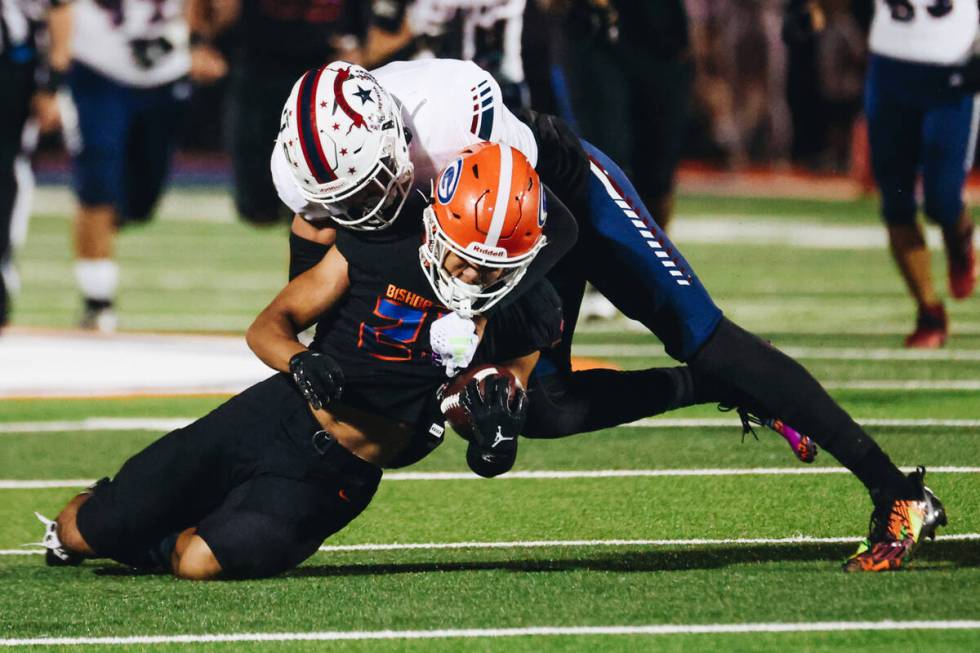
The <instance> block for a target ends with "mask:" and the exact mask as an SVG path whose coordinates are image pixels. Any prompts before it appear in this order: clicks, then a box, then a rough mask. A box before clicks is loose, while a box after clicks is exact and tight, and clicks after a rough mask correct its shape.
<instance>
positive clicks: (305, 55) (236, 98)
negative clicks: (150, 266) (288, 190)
mask: <svg viewBox="0 0 980 653" xmlns="http://www.w3.org/2000/svg"><path fill="white" fill-rule="evenodd" d="M204 1H206V0H204ZM211 1H212V2H213V3H214V5H213V6H214V8H215V11H216V12H217V14H218V15H220V16H221V17H222V19H221V20H220V21H218V24H217V26H216V27H217V29H216V30H215V31H214V33H210V34H202V35H200V36H201V38H203V39H210V38H213V37H214V36H216V35H217V33H218V32H220V30H221V29H223V28H224V27H225V26H227V25H234V28H235V33H234V35H233V36H234V38H233V53H232V55H231V62H230V79H229V88H228V95H227V97H226V100H225V112H224V126H225V129H226V132H225V143H226V147H227V151H228V153H229V154H230V155H231V158H232V171H233V183H234V198H235V208H236V209H237V210H238V214H239V215H240V216H241V217H242V218H243V219H245V220H246V221H248V222H251V223H253V224H273V223H278V222H281V221H282V220H284V219H287V218H289V217H291V214H290V212H289V211H288V210H287V209H286V207H285V206H284V205H283V204H282V203H281V202H280V201H279V197H278V195H277V194H276V190H275V188H274V187H273V185H272V179H271V178H270V176H269V154H270V152H271V151H272V144H273V141H274V140H275V134H276V131H277V130H278V128H279V114H280V112H281V111H282V105H283V102H285V101H286V98H287V97H289V92H290V90H291V89H292V86H293V83H294V82H295V81H296V80H297V79H298V78H299V77H300V76H301V75H302V74H303V73H304V72H305V71H306V70H309V69H310V68H318V67H320V66H322V65H325V64H327V63H329V62H330V61H333V60H335V59H346V60H348V61H351V62H352V63H360V61H361V54H360V46H361V42H362V40H363V37H364V34H365V32H366V30H367V23H368V19H369V17H370V7H369V6H368V3H366V2H359V1H358V0H211Z"/></svg>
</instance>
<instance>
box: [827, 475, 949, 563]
mask: <svg viewBox="0 0 980 653" xmlns="http://www.w3.org/2000/svg"><path fill="white" fill-rule="evenodd" d="M925 474H926V470H925V468H924V467H919V468H918V469H917V470H916V471H914V472H912V474H910V475H909V480H910V481H911V482H912V483H913V484H915V486H916V487H917V488H918V490H919V492H920V495H921V497H922V498H921V499H886V500H883V501H881V502H878V503H877V504H876V506H875V509H874V511H872V513H871V528H870V532H869V534H868V537H867V539H865V540H864V541H863V542H861V544H859V545H858V550H857V551H856V552H855V553H854V555H852V556H851V557H849V558H848V559H847V560H846V561H845V562H844V571H846V572H859V571H893V570H896V569H901V568H902V567H904V566H906V565H907V564H908V561H909V559H910V558H911V557H912V553H913V552H914V551H915V550H916V549H917V548H918V546H919V544H921V543H922V540H924V539H926V538H930V539H936V529H938V528H939V527H940V526H945V525H946V522H947V520H946V509H945V508H943V504H942V503H941V502H940V501H939V499H938V498H936V495H935V494H933V493H932V490H930V489H929V488H927V487H926V486H925V485H924V484H923V479H924V478H925Z"/></svg>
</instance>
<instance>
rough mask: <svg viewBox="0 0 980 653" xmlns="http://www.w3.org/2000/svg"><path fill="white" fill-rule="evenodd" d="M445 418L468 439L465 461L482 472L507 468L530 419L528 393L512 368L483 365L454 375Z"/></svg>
mask: <svg viewBox="0 0 980 653" xmlns="http://www.w3.org/2000/svg"><path fill="white" fill-rule="evenodd" d="M441 408H442V412H443V414H444V415H445V416H446V420H447V421H448V422H449V424H450V425H451V426H452V427H453V430H455V431H456V432H457V433H459V435H461V436H462V437H463V438H465V439H467V440H469V443H470V444H469V447H468V448H467V450H466V462H467V463H468V464H469V466H470V469H472V470H473V471H474V472H476V473H477V474H479V475H480V476H485V477H490V476H496V475H498V474H502V473H504V472H506V471H508V470H509V469H510V468H511V467H513V465H514V460H515V459H516V457H517V436H518V435H519V434H520V432H521V430H522V429H523V428H524V422H525V420H526V419H527V393H526V392H525V391H524V388H522V387H521V384H520V382H519V381H518V380H517V377H515V376H514V375H513V374H511V372H510V371H508V370H506V369H504V368H502V367H497V366H496V365H481V366H478V367H475V368H473V369H470V370H467V371H466V372H463V373H462V374H460V375H459V376H457V377H456V378H454V379H452V380H451V381H450V382H449V383H448V384H447V386H446V388H445V390H444V391H443V398H442V402H441Z"/></svg>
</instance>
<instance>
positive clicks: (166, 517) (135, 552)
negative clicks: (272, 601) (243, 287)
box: [43, 144, 569, 579]
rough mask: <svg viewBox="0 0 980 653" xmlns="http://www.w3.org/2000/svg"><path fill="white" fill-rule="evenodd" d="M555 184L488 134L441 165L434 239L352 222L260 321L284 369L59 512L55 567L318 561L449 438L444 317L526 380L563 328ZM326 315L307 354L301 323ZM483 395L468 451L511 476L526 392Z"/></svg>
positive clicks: (274, 361)
mask: <svg viewBox="0 0 980 653" xmlns="http://www.w3.org/2000/svg"><path fill="white" fill-rule="evenodd" d="M543 193H544V191H543V189H542V187H541V184H540V181H539V179H538V176H537V174H536V173H535V172H534V169H533V168H532V167H531V165H530V163H529V162H528V161H527V159H526V158H525V157H524V156H523V155H521V154H520V152H518V151H516V150H514V149H513V148H510V147H508V146H502V145H491V144H479V145H477V146H475V147H474V148H471V149H470V150H468V151H466V152H464V153H463V154H462V155H461V156H459V157H458V158H457V159H456V160H455V161H454V162H453V163H452V164H451V165H450V166H449V167H448V168H447V171H446V172H445V173H443V175H442V183H441V184H440V186H439V188H438V190H437V192H436V196H435V197H434V199H433V202H432V204H431V205H430V206H427V207H426V208H425V218H424V224H425V233H424V237H423V238H421V239H420V237H419V233H418V232H414V233H411V234H408V235H392V237H390V238H386V239H379V240H375V241H372V242H371V243H369V244H368V243H366V242H365V241H364V240H363V239H360V238H356V237H352V236H351V235H350V234H349V233H341V234H340V235H339V236H338V238H337V242H336V246H335V247H334V248H332V249H331V250H330V253H329V254H328V255H327V256H325V257H324V258H323V260H322V261H320V262H319V263H318V264H316V265H315V266H314V267H313V268H312V269H310V270H309V271H307V272H306V273H304V274H302V275H300V276H299V277H297V278H296V279H294V280H293V281H292V282H290V283H289V285H288V286H287V287H286V288H285V289H284V290H283V291H282V292H281V293H280V294H279V295H278V296H277V297H276V298H275V300H273V302H272V303H271V304H270V305H269V306H268V307H267V308H266V309H265V310H264V311H263V312H262V313H261V314H260V315H259V316H258V317H257V318H256V320H255V322H254V323H253V325H252V326H251V327H250V329H249V331H248V335H247V340H248V343H249V345H250V346H251V347H252V349H253V350H254V351H255V352H256V354H257V355H258V356H259V357H260V358H261V359H262V360H263V361H264V362H265V363H267V364H268V365H269V366H270V367H272V368H274V369H276V370H278V372H279V374H276V375H275V376H273V377H271V378H269V379H267V380H265V381H262V382H260V383H258V384H256V385H254V386H252V387H251V388H249V389H247V390H245V391H244V392H242V393H241V394H239V395H237V396H235V397H233V398H232V399H230V400H229V401H228V402H226V403H225V404H223V405H221V406H220V407H218V408H217V409H215V410H214V411H213V412H211V413H210V414H208V415H206V416H205V417H203V418H201V419H200V420H198V421H196V422H194V423H193V424H191V425H190V426H188V427H186V428H183V429H178V430H176V431H173V432H172V433H170V434H168V435H166V436H164V437H162V438H161V439H160V440H158V441H156V442H155V443H153V444H151V445H150V446H149V447H147V448H146V449H144V450H143V451H142V452H140V453H138V454H136V455H135V456H133V457H132V458H130V459H129V460H128V461H127V462H126V463H125V464H124V465H123V467H122V469H120V471H119V472H118V473H117V474H116V476H115V477H114V478H113V479H112V480H109V479H104V480H102V481H100V482H99V483H98V484H96V485H95V487H94V488H92V489H91V490H90V491H89V492H86V493H83V494H81V495H79V496H77V497H75V498H74V499H73V500H72V501H71V502H69V504H68V505H67V507H66V508H65V509H64V510H63V511H62V512H61V514H60V515H59V516H58V518H57V520H56V521H50V522H47V532H46V536H45V540H44V543H43V544H44V546H45V547H46V548H47V550H48V554H47V558H48V560H49V562H51V563H52V564H58V563H62V564H74V563H78V562H80V561H81V560H82V559H83V558H85V557H103V558H105V557H107V558H112V559H114V560H117V561H119V562H122V563H124V564H129V565H134V566H138V567H161V568H164V569H169V570H172V571H173V573H174V574H175V575H177V576H179V577H181V578H191V579H211V578H218V577H222V578H232V577H235V578H241V577H266V576H271V575H274V574H277V573H280V572H282V571H285V570H287V569H290V568H292V567H294V566H296V565H298V564H299V563H301V562H302V561H303V560H305V559H306V558H308V557H309V556H311V555H313V553H314V552H316V550H317V548H318V547H319V546H320V544H321V543H322V542H323V540H324V539H325V538H326V537H328V536H329V535H331V534H332V533H334V532H336V531H338V530H340V529H341V528H343V527H344V526H346V525H347V523H349V522H350V521H351V520H352V519H354V518H355V517H356V516H357V515H358V514H360V513H361V511H363V510H364V508H365V507H367V505H368V503H370V501H371V499H372V497H373V496H374V493H375V491H376V489H377V487H378V483H379V482H380V480H381V476H382V469H383V468H386V467H402V466H405V465H408V464H411V463H412V462H415V461H416V460H419V459H421V458H422V457H424V456H425V455H426V454H428V453H429V452H430V451H431V450H432V449H433V448H434V447H435V446H436V445H438V444H439V443H440V442H441V441H442V434H443V418H442V413H441V411H440V408H439V403H440V402H439V397H438V396H437V392H436V391H437V389H438V388H439V387H440V385H441V384H443V382H444V381H445V380H446V371H445V369H444V368H445V367H446V363H447V361H446V360H442V359H439V360H434V359H433V351H432V348H431V346H430V339H431V338H430V336H431V335H432V334H433V333H434V332H435V331H436V327H435V326H434V325H436V324H439V323H440V322H441V321H442V320H445V319H449V320H453V319H455V318H454V317H453V316H456V313H455V312H453V311H460V312H464V313H466V314H467V315H468V316H471V317H472V321H473V323H474V325H475V326H476V333H475V334H473V335H474V338H473V340H476V341H478V346H476V351H475V355H474V357H473V360H474V361H475V362H494V363H497V364H499V365H501V366H503V367H505V368H507V369H509V370H510V371H512V372H513V374H514V375H515V376H516V377H517V379H518V380H519V381H520V382H521V383H523V384H526V383H527V381H528V376H529V374H530V372H531V369H532V368H533V367H534V364H535V362H536V361H537V358H538V351H539V350H540V349H542V348H545V347H547V346H549V345H550V344H551V343H552V342H553V341H554V340H556V339H557V338H558V337H559V335H560V329H561V311H560V309H559V305H558V301H557V297H556V296H555V294H554V290H553V289H552V288H551V287H550V285H549V284H548V283H547V282H546V281H544V282H534V283H532V284H531V287H530V288H527V282H529V281H533V279H532V277H529V276H526V275H527V273H528V271H529V268H530V266H531V263H532V262H533V261H534V259H535V258H536V257H537V255H538V253H539V252H541V251H542V250H543V249H544V250H546V249H548V248H551V247H557V248H559V249H563V248H564V249H566V250H567V247H568V245H569V243H561V242H550V241H548V239H547V237H546V236H545V235H544V233H543V226H544V224H545V222H546V217H547V216H546V213H545V201H544V194H543ZM556 208H557V209H558V210H562V209H561V207H560V205H558V206H557V207H556ZM420 242H421V246H420ZM518 288H520V292H515V290H517V289H518ZM505 299H507V300H510V301H509V303H506V304H505V303H504V301H503V300H505ZM313 323H316V324H317V330H316V336H315V338H314V339H313V342H312V343H311V344H310V346H309V347H306V346H304V345H302V344H301V343H300V342H299V340H298V339H297V334H298V333H299V332H300V331H301V330H302V329H304V328H306V327H307V326H309V325H311V324H313ZM501 378H503V377H501ZM468 397H469V398H468V399H467V400H466V402H465V403H464V405H466V406H467V407H468V409H469V411H470V415H471V418H472V425H473V434H472V436H471V439H470V445H469V447H468V451H467V461H468V462H469V464H470V466H471V467H472V468H473V469H474V471H476V472H477V473H479V474H482V475H485V476H490V475H494V474H497V473H500V472H502V471H506V469H508V468H509V465H510V464H512V463H513V459H514V453H515V451H516V445H517V435H518V433H519V432H520V430H521V429H522V427H523V422H524V417H525V412H526V406H527V402H526V400H525V397H524V393H523V391H522V390H520V389H517V390H516V391H514V392H513V394H511V390H510V389H509V387H508V385H507V384H506V383H501V382H499V379H496V380H493V381H492V382H487V383H486V384H485V385H484V386H483V390H482V391H480V390H476V394H475V395H473V393H468Z"/></svg>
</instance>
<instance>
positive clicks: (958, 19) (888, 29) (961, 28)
mask: <svg viewBox="0 0 980 653" xmlns="http://www.w3.org/2000/svg"><path fill="white" fill-rule="evenodd" d="M978 21H980V11H978V9H977V3H976V2H975V0H903V1H902V2H891V3H889V2H886V1H885V0H876V1H875V14H874V20H873V21H872V23H871V34H870V36H869V37H868V45H869V48H870V50H871V52H873V53H875V54H880V55H884V56H886V57H891V58H893V59H902V60H904V61H913V62H916V63H924V64H933V65H944V66H949V65H957V64H962V63H964V62H965V61H966V59H967V58H968V57H969V56H970V53H971V52H972V50H973V42H974V40H975V39H976V38H977V33H978V29H980V27H978Z"/></svg>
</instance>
